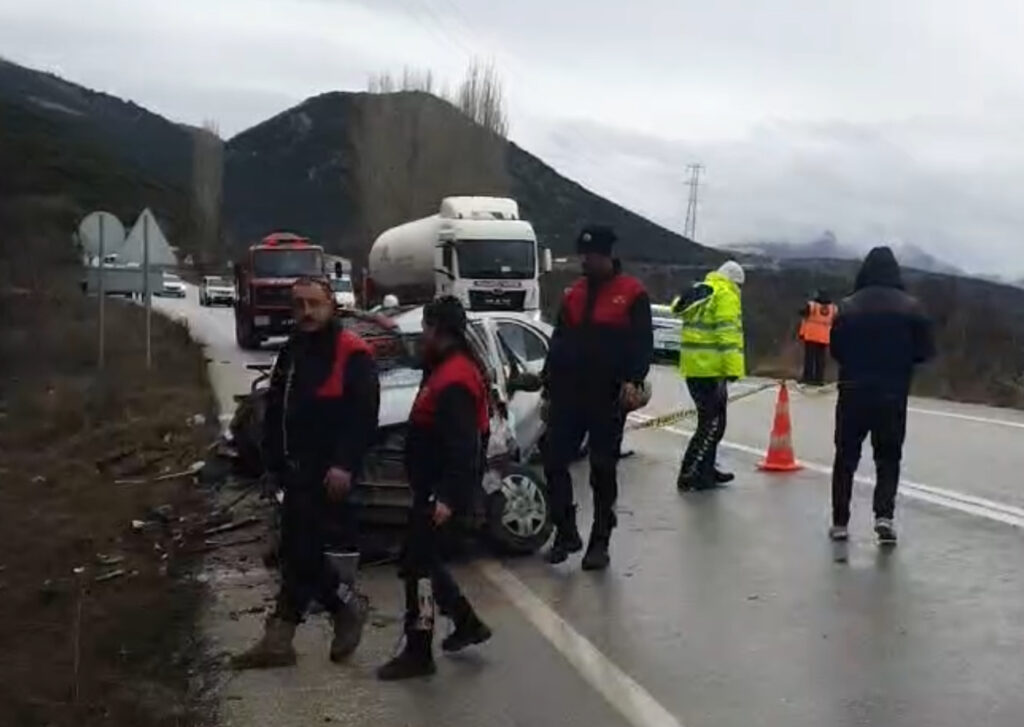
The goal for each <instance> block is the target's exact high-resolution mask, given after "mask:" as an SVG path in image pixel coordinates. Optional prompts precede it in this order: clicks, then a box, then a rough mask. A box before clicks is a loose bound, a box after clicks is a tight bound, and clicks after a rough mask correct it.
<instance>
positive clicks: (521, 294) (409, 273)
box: [369, 197, 551, 312]
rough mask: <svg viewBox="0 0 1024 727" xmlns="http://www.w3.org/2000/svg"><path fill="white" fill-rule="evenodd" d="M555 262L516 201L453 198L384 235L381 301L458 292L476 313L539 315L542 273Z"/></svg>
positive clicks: (378, 262) (376, 276) (379, 253)
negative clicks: (521, 215)
mask: <svg viewBox="0 0 1024 727" xmlns="http://www.w3.org/2000/svg"><path fill="white" fill-rule="evenodd" d="M550 260H551V257H550V253H549V251H547V250H543V251H541V250H539V249H538V246H537V236H536V233H535V232H534V229H533V226H532V225H531V224H530V223H529V222H527V221H526V220H522V219H520V218H519V206H518V204H517V203H516V201H515V200H512V199H506V198H502V197H447V198H445V199H444V200H442V202H441V205H440V209H439V212H438V214H436V215H433V216H431V217H425V218H423V219H419V220H413V221H412V222H407V223H405V224H402V225H399V226H397V227H393V228H391V229H390V230H386V231H385V232H383V233H382V234H381V235H380V236H379V237H378V238H377V240H376V241H375V242H374V244H373V247H372V248H371V250H370V257H369V273H370V279H371V287H372V289H373V296H374V297H375V298H379V297H380V296H382V295H385V294H389V293H390V294H394V295H397V296H398V297H399V299H401V300H402V302H403V303H406V302H410V303H411V302H415V303H425V302H426V301H428V300H430V299H432V298H435V297H438V296H442V295H454V296H456V297H457V298H459V299H460V300H461V301H462V302H463V305H465V306H466V308H467V310H471V311H505V312H511V311H517V312H522V311H525V312H539V309H540V284H539V277H540V275H541V274H542V273H544V272H548V271H549V270H550V269H551V264H550Z"/></svg>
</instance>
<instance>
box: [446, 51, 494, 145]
mask: <svg viewBox="0 0 1024 727" xmlns="http://www.w3.org/2000/svg"><path fill="white" fill-rule="evenodd" d="M451 100H452V101H453V103H455V105H456V106H458V107H459V110H460V111H462V113H464V114H465V115H466V116H468V117H469V118H470V119H472V120H473V121H475V122H476V123H478V124H480V126H482V127H484V128H485V129H489V130H490V131H492V132H494V133H495V134H497V135H498V136H502V137H506V136H508V112H507V111H506V109H505V91H504V88H503V86H502V83H501V78H500V77H499V76H498V71H497V69H496V68H495V67H494V63H487V64H484V63H481V62H480V61H479V60H474V61H473V62H472V63H470V65H469V68H468V69H467V70H466V76H465V78H463V79H462V83H461V84H460V85H459V90H458V92H457V93H456V95H455V98H454V99H451Z"/></svg>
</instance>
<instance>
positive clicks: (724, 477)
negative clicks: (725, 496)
mask: <svg viewBox="0 0 1024 727" xmlns="http://www.w3.org/2000/svg"><path fill="white" fill-rule="evenodd" d="M735 479H736V475H734V474H733V473H732V472H723V471H722V470H720V469H718V468H717V467H715V484H719V485H725V484H728V483H730V482H732V481H733V480H735Z"/></svg>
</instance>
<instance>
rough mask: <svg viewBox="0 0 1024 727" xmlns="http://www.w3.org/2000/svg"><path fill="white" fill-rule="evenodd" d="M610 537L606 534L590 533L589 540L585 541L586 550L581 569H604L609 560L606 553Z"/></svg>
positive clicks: (609, 557)
mask: <svg viewBox="0 0 1024 727" xmlns="http://www.w3.org/2000/svg"><path fill="white" fill-rule="evenodd" d="M609 541H610V538H609V537H608V536H607V535H597V534H592V535H591V536H590V542H589V543H587V552H586V554H585V555H584V556H583V570H604V569H605V568H607V567H608V564H609V563H610V562H611V556H610V555H608V543H609Z"/></svg>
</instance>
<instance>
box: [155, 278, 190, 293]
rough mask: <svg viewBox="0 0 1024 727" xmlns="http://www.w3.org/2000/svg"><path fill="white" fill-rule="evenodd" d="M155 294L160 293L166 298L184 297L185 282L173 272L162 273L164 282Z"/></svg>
mask: <svg viewBox="0 0 1024 727" xmlns="http://www.w3.org/2000/svg"><path fill="white" fill-rule="evenodd" d="M157 295H162V296H164V297H166V298H184V297H185V283H183V282H182V280H181V278H180V277H179V276H177V275H175V274H174V273H164V284H163V287H162V288H161V290H160V291H159V292H158V293H157Z"/></svg>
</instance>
